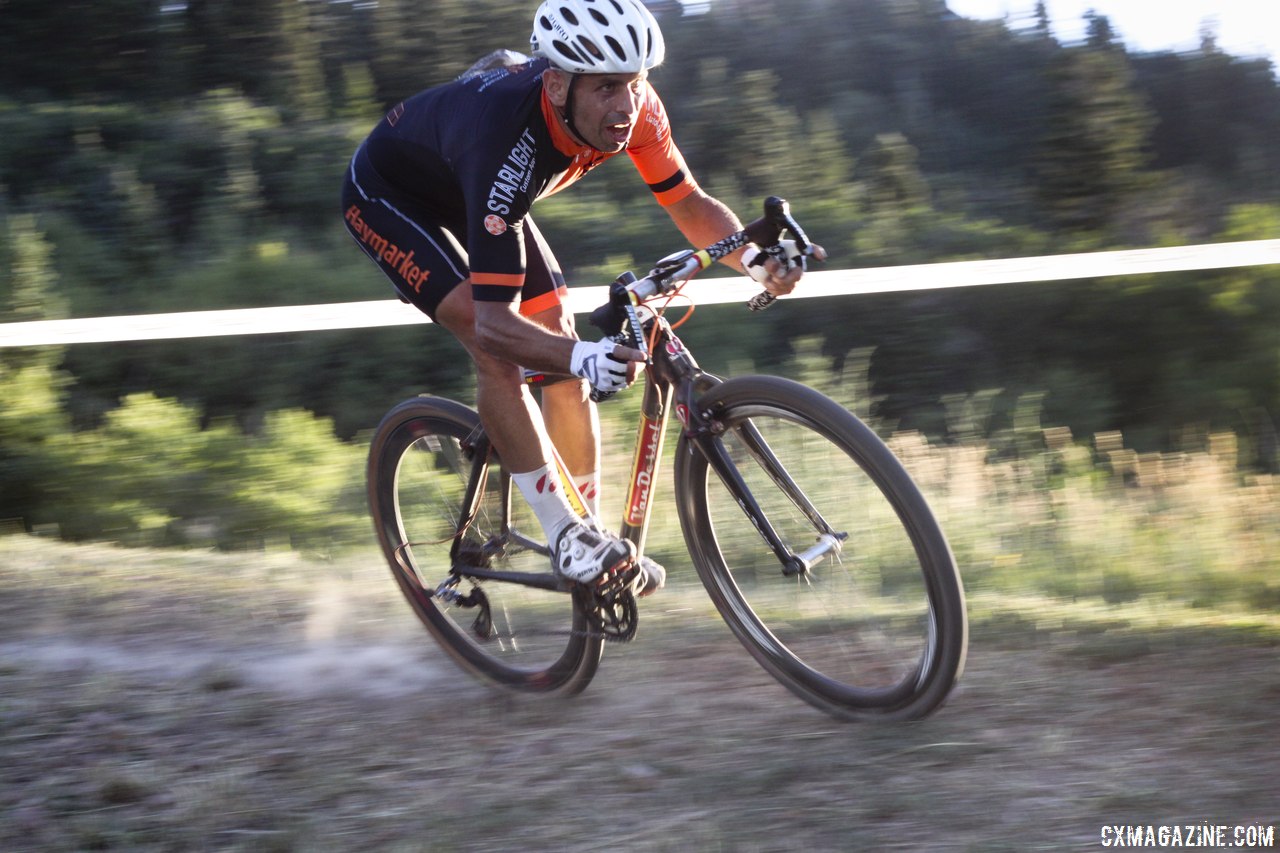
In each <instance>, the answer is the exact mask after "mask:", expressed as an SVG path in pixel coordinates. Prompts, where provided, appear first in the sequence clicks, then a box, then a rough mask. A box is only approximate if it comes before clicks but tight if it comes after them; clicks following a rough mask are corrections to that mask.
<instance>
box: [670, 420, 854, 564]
mask: <svg viewBox="0 0 1280 853" xmlns="http://www.w3.org/2000/svg"><path fill="white" fill-rule="evenodd" d="M698 419H699V420H700V421H702V423H701V428H700V429H698V430H697V431H696V432H692V433H690V434H689V438H690V440H691V441H692V443H693V445H694V446H695V447H697V448H698V450H699V452H701V453H702V454H703V456H705V457H706V459H707V463H708V464H709V465H710V466H711V468H712V470H713V471H715V472H716V474H717V475H718V476H719V477H720V479H721V480H722V481H723V482H724V484H725V486H726V487H728V489H729V492H730V494H731V495H732V496H733V499H734V500H735V501H736V502H737V504H738V506H739V507H740V508H741V509H742V511H743V513H744V514H745V515H746V516H747V519H748V520H749V521H750V522H751V524H752V526H753V527H755V529H756V531H757V532H758V533H759V534H760V536H761V538H763V539H764V541H765V543H766V544H768V546H769V548H770V549H771V550H772V551H773V553H774V556H776V557H777V558H778V562H779V563H780V564H781V566H782V573H783V575H785V576H787V577H794V576H807V575H808V574H809V571H810V569H812V568H813V567H814V566H816V565H817V564H818V563H820V562H821V561H822V560H823V559H825V558H827V557H828V556H830V557H832V558H833V559H834V558H838V557H839V555H840V551H841V549H842V547H843V543H844V541H845V540H846V539H847V538H848V536H849V534H848V533H845V532H838V531H836V530H835V529H833V528H832V527H831V525H830V524H829V523H827V520H826V519H825V518H823V516H822V513H820V512H819V511H818V508H817V507H815V506H814V505H813V502H812V501H810V500H809V498H808V497H807V496H806V495H805V494H804V492H803V491H802V490H801V489H800V487H799V486H798V485H797V484H796V482H795V480H794V479H793V478H792V477H791V475H790V474H789V473H788V472H787V469H786V467H785V466H784V465H783V464H782V461H781V460H779V459H778V457H777V455H776V454H775V453H774V452H773V450H772V449H771V448H770V447H769V443H768V442H767V441H766V440H765V438H764V436H763V435H761V434H760V431H759V430H758V429H756V427H755V425H754V424H753V423H751V421H749V420H748V421H745V422H743V423H741V424H737V425H735V426H733V427H727V426H726V425H725V424H724V423H723V422H721V421H720V420H719V419H718V418H716V416H715V413H714V412H705V413H701V414H700V415H699V416H698ZM730 429H732V431H733V432H734V434H735V435H737V436H738V438H739V439H740V440H741V442H742V445H743V447H744V448H746V450H747V452H748V454H750V456H751V458H752V459H754V460H755V462H756V463H757V464H758V465H759V466H760V468H761V470H762V471H764V473H765V474H766V475H767V476H768V477H769V479H770V480H772V481H773V483H774V485H776V486H777V487H778V488H779V489H780V490H781V491H782V493H783V494H784V495H786V497H787V499H788V500H790V501H791V503H792V504H793V505H794V506H795V507H796V508H797V509H798V510H800V512H801V513H803V514H804V516H805V517H806V518H808V519H809V523H810V524H812V525H813V528H814V530H815V531H816V532H817V534H818V541H817V542H816V543H814V544H813V545H812V546H810V547H809V548H806V549H805V550H803V551H801V552H800V553H796V552H795V551H793V550H792V549H791V546H790V545H788V544H787V543H786V541H785V540H783V538H782V537H781V535H779V533H778V531H777V530H776V529H775V528H774V526H773V524H772V523H771V522H770V521H769V517H768V515H767V514H766V513H765V511H764V509H763V508H762V507H761V506H760V503H759V501H757V500H756V498H755V496H754V495H753V494H752V493H751V488H750V486H748V485H747V482H746V480H745V479H744V478H743V476H742V472H741V471H739V470H738V466H737V465H736V464H735V463H734V462H733V460H732V459H731V458H730V457H729V452H728V450H727V449H726V448H725V445H724V440H723V439H722V438H721V436H722V435H724V434H725V433H726V432H728V431H729V430H730Z"/></svg>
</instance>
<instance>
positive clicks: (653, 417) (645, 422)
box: [621, 372, 671, 554]
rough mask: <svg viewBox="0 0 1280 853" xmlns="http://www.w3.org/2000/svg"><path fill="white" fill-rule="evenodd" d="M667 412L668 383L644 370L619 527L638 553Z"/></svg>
mask: <svg viewBox="0 0 1280 853" xmlns="http://www.w3.org/2000/svg"><path fill="white" fill-rule="evenodd" d="M670 413H671V384H670V383H668V382H664V381H661V380H658V381H655V380H653V379H652V378H651V377H650V376H649V374H648V372H646V373H645V385H644V399H643V401H642V402H641V404H640V427H639V429H638V430H637V431H636V452H635V460H634V461H633V462H632V464H631V479H630V481H629V483H628V485H627V501H626V503H625V504H624V505H623V510H622V527H621V533H622V536H623V537H624V538H626V539H630V540H631V541H632V542H633V543H635V546H636V553H638V554H643V553H644V540H645V537H646V536H647V535H648V533H649V513H650V510H651V509H652V508H653V498H654V495H656V494H657V478H658V468H659V465H660V463H661V461H662V445H663V442H664V441H665V436H666V432H667V417H668V416H669V415H670Z"/></svg>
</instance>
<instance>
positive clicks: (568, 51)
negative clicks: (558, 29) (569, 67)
mask: <svg viewBox="0 0 1280 853" xmlns="http://www.w3.org/2000/svg"><path fill="white" fill-rule="evenodd" d="M551 46H552V47H554V48H555V49H556V51H557V52H558V53H559V54H560V55H561V56H563V57H564V58H565V59H567V60H569V61H570V62H574V63H577V64H578V65H581V64H582V62H583V60H582V54H580V53H578V52H577V51H576V50H574V49H573V48H571V47H569V45H567V44H565V43H564V42H562V41H560V39H556V40H555V41H553V42H552V43H551Z"/></svg>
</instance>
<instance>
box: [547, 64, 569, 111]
mask: <svg viewBox="0 0 1280 853" xmlns="http://www.w3.org/2000/svg"><path fill="white" fill-rule="evenodd" d="M571 79H572V78H571V77H570V75H568V74H566V73H565V72H563V71H561V70H559V69H558V68H548V69H547V70H546V71H543V72H542V88H543V89H544V90H546V93H547V97H548V98H550V99H551V103H552V104H554V105H555V107H556V108H557V109H564V105H565V103H567V102H568V100H569V82H570V80H571Z"/></svg>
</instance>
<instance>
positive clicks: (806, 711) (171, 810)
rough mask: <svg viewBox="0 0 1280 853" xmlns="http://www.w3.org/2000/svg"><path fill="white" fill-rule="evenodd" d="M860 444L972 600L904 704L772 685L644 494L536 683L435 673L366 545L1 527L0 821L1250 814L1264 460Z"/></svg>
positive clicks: (55, 844) (1006, 840) (958, 822)
mask: <svg viewBox="0 0 1280 853" xmlns="http://www.w3.org/2000/svg"><path fill="white" fill-rule="evenodd" d="M827 390H828V392H829V393H833V394H836V395H839V394H841V393H842V389H840V388H835V389H831V388H828V389H827ZM846 403H847V404H848V405H850V406H851V407H854V408H855V409H856V408H857V406H858V405H859V402H858V399H857V398H856V397H855V396H849V397H848V399H846ZM629 405H634V403H632V402H623V403H620V404H619V406H618V409H617V412H618V414H610V415H608V416H609V417H611V418H620V419H625V415H626V414H627V410H626V407H627V406H629ZM616 428H617V429H621V427H616ZM889 440H890V443H891V444H892V446H893V447H894V449H895V450H896V451H897V452H898V453H899V454H900V456H901V457H902V458H903V460H904V462H905V463H906V464H907V466H908V467H909V469H910V470H911V471H912V472H913V474H914V475H915V476H916V477H917V478H918V480H919V482H920V483H921V486H922V488H923V489H924V490H925V491H926V493H927V494H928V496H929V499H930V501H931V502H932V505H933V506H934V508H935V511H936V512H937V513H938V515H939V517H940V519H941V520H942V523H943V526H944V529H946V531H947V532H948V535H949V537H950V539H951V542H952V545H953V548H954V550H955V552H956V555H957V558H958V561H959V563H960V566H961V569H962V572H963V574H964V579H965V584H966V589H967V592H968V595H969V608H970V618H971V623H972V644H971V650H970V656H969V664H968V668H967V671H966V673H965V676H964V678H963V680H962V681H961V683H960V685H959V687H958V689H957V690H956V692H955V693H954V694H953V696H952V698H951V700H950V701H949V702H948V704H947V705H945V706H944V707H943V708H942V709H941V710H940V711H939V712H938V713H937V714H936V715H935V716H934V717H932V718H931V719H929V720H926V721H923V722H920V723H915V724H909V725H894V726H870V725H846V724H839V723H835V722H833V721H831V720H829V719H827V718H826V717H824V716H823V715H821V714H819V713H817V712H816V711H813V710H812V709H810V708H809V707H808V706H806V705H804V704H803V703H801V702H800V701H799V700H797V699H795V698H793V697H792V696H791V695H790V694H789V693H787V692H786V691H785V690H783V689H782V688H781V687H779V686H778V685H777V684H775V683H774V682H773V681H772V680H771V679H770V678H769V677H768V676H767V675H766V674H765V673H764V672H763V671H762V670H760V669H759V668H758V667H757V666H756V665H755V664H754V662H752V661H751V659H750V658H749V657H748V655H747V654H746V652H745V651H744V650H743V649H741V647H740V646H738V644H737V642H736V641H735V640H734V639H733V637H732V636H731V635H730V634H729V632H728V630H727V628H725V627H724V626H723V624H722V623H721V622H720V620H719V618H718V616H717V615H716V613H715V612H714V609H713V608H712V606H711V604H710V603H709V602H708V600H707V598H706V596H705V594H704V593H703V592H702V590H701V587H700V586H699V584H698V582H697V579H696V576H695V574H694V573H693V570H692V567H691V566H689V565H688V560H687V557H686V556H683V554H682V548H681V546H680V534H679V531H678V530H677V529H676V527H675V520H674V513H669V512H661V511H660V512H658V513H657V514H656V516H655V519H654V528H653V530H652V531H651V536H650V544H651V550H652V551H653V552H654V553H655V554H656V555H657V556H658V557H659V559H661V560H662V561H663V562H664V563H665V564H666V565H667V567H668V569H669V570H670V571H671V579H670V582H669V585H668V588H667V589H666V590H664V591H663V593H661V595H660V596H659V597H657V598H654V599H651V600H649V601H646V602H645V603H644V606H643V608H642V611H641V630H640V635H639V637H638V639H637V641H636V642H635V643H633V644H631V645H629V646H616V645H611V646H609V647H608V648H607V650H606V656H605V660H604V662H603V665H602V668H601V672H600V674H599V675H598V676H597V678H596V680H595V682H594V683H593V684H592V686H591V688H590V689H588V691H587V692H586V693H585V694H583V695H582V696H580V697H578V698H576V699H573V700H550V701H548V700H538V699H532V698H528V697H513V696H508V695H506V694H502V693H499V692H496V691H493V690H491V689H490V688H488V687H486V686H484V685H480V684H477V683H475V682H473V681H471V680H470V679H468V678H466V677H465V676H462V675H461V674H460V673H459V672H457V671H456V670H455V669H454V668H453V666H452V664H450V663H449V662H448V661H447V659H446V658H445V657H444V656H443V655H442V654H441V653H440V652H439V651H438V650H437V649H436V648H435V647H434V646H433V645H432V644H431V642H430V641H429V639H428V638H427V636H426V634H425V632H424V631H422V629H421V628H420V626H418V625H417V623H416V622H415V621H414V619H413V617H412V615H411V614H410V612H409V609H408V607H407V606H405V605H404V603H403V602H402V601H400V599H399V597H398V593H397V591H396V590H395V588H394V585H393V584H392V582H391V579H390V576H389V574H388V572H387V570H386V569H385V567H383V566H382V565H381V562H380V558H379V556H378V555H377V553H376V551H375V550H374V548H373V547H371V545H370V546H365V547H356V546H350V547H335V548H330V549H327V550H325V551H324V552H320V551H318V550H311V551H293V550H288V549H285V548H277V549H270V548H269V549H266V550H262V549H259V550H251V551H243V552H236V553H219V552H213V551H205V550H199V549H188V550H178V549H169V550H165V549H137V548H134V549H130V548H124V547H118V546H111V545H93V544H82V545H72V544H66V543H62V542H59V541H56V540H54V539H49V538H42V537H35V536H28V535H19V534H15V535H9V536H0V615H2V618H0V760H2V761H3V764H4V766H5V768H6V772H5V774H4V780H3V781H2V782H0V812H2V813H3V815H4V818H3V820H0V849H5V850H41V851H43V850H89V849H94V850H193V849H200V850H246V851H248V850H254V851H257V850H288V851H293V850H297V851H303V850H305V851H327V850H333V851H345V850H353V849H368V850H393V851H401V850H403V851H418V850H421V851H451V850H476V851H479V850H589V849H598V848H599V847H601V846H609V847H613V848H616V849H621V850H645V851H647V850H655V851H665V850H673V851H674V850H690V849H700V850H735V851H736V850H748V851H756V850H759V851H769V850H794V849H811V850H850V849H870V848H874V849H921V848H925V847H928V848H937V849H959V850H1029V849H1086V848H1091V847H1092V846H1094V845H1095V844H1096V843H1097V839H1098V832H1099V830H1100V828H1101V827H1102V826H1103V825H1107V824H1115V823H1144V824H1145V823H1156V824H1159V823H1190V822H1200V821H1208V822H1213V823H1226V824H1231V825H1235V824H1246V825H1254V824H1259V825H1274V824H1276V823H1278V822H1280V811H1278V810H1277V806H1276V799H1275V796H1274V781H1273V778H1272V777H1273V776H1274V768H1275V766H1276V762H1277V759H1280V746H1278V745H1277V742H1276V740H1275V737H1274V707H1275V705H1276V702H1277V700H1280V667H1277V666H1276V657H1275V655H1276V649H1277V647H1278V646H1280V605H1278V604H1277V598H1278V596H1280V581H1278V580H1277V578H1278V577H1280V573H1277V571H1276V569H1277V560H1278V559H1280V556H1278V555H1280V525H1277V524H1276V520H1277V518H1280V485H1278V484H1277V481H1276V479H1275V478H1274V477H1267V476H1261V475H1255V474H1246V473H1242V472H1241V471H1240V468H1239V466H1238V464H1237V460H1236V458H1235V454H1236V452H1237V451H1236V448H1235V446H1234V441H1233V439H1232V437H1231V436H1229V435H1215V436H1206V437H1205V441H1204V443H1203V446H1202V447H1201V448H1199V449H1195V450H1189V451H1186V452H1183V453H1178V454H1166V455H1160V456H1155V455H1150V456H1145V455H1140V454H1136V453H1133V452H1131V451H1127V450H1126V449H1125V448H1124V446H1123V442H1122V440H1121V439H1119V438H1118V437H1116V436H1099V437H1095V438H1094V439H1093V440H1092V441H1091V442H1087V443H1086V442H1077V441H1074V440H1070V438H1069V437H1068V436H1066V435H1064V434H1063V433H1061V432H1060V431H1053V430H1048V431H1046V430H1039V429H1030V428H1028V429H1023V430H1022V431H1021V432H1020V433H1018V434H1015V435H1012V436H1011V437H1009V439H1008V440H1007V441H1005V442H1004V443H1003V444H1002V445H997V444H996V443H983V442H973V443H969V444H965V443H961V444H958V445H955V446H947V447H939V446H931V445H930V444H929V443H927V442H926V441H925V440H924V439H923V438H922V437H920V436H919V435H917V434H913V433H900V434H894V435H891V437H890V439H889ZM616 445H617V446H616V447H614V448H611V449H610V451H609V457H608V462H609V465H610V466H611V470H612V472H613V473H612V474H610V475H607V476H606V482H609V483H619V482H622V481H624V480H625V476H626V473H625V472H626V468H625V466H626V465H627V464H628V460H627V457H628V453H629V449H630V447H629V445H630V442H629V441H628V440H626V439H623V440H621V441H619V442H617V443H616ZM673 445H674V442H669V443H668V447H667V450H668V453H670V452H672V450H673ZM619 472H621V473H619ZM660 484H661V485H660V490H659V494H658V498H657V500H658V501H659V506H660V507H662V506H670V503H669V502H668V501H669V500H670V488H671V487H670V482H669V478H666V477H663V478H661V480H660ZM620 503H621V495H620V494H617V493H616V490H615V493H613V494H611V495H609V496H608V497H607V499H606V509H607V510H609V514H610V516H612V515H616V513H617V511H618V507H619V506H620ZM371 539H372V536H370V540H371Z"/></svg>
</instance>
